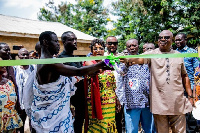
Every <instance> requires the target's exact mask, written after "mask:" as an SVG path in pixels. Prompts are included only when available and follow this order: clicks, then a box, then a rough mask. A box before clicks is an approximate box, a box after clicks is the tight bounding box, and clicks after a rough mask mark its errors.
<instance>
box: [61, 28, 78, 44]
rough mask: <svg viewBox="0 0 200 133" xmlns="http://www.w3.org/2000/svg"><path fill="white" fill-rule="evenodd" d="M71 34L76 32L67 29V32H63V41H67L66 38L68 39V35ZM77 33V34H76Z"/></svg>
mask: <svg viewBox="0 0 200 133" xmlns="http://www.w3.org/2000/svg"><path fill="white" fill-rule="evenodd" d="M70 34H74V33H73V32H72V31H66V32H64V33H63V34H62V36H61V40H62V42H65V41H66V39H67V37H68V35H70ZM74 35H75V34H74Z"/></svg>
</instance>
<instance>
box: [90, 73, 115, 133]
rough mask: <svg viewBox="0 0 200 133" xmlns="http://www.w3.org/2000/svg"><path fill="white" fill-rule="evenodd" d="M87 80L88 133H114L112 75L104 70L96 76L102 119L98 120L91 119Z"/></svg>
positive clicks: (113, 79) (113, 83) (113, 80)
mask: <svg viewBox="0 0 200 133" xmlns="http://www.w3.org/2000/svg"><path fill="white" fill-rule="evenodd" d="M87 78H88V80H87V81H88V82H89V83H88V85H89V86H88V89H89V90H88V97H87V104H88V114H89V126H88V133H98V132H99V133H116V132H117V129H116V122H115V105H116V104H115V98H116V95H115V89H116V83H115V77H114V73H113V72H112V71H110V70H106V71H104V72H103V73H101V74H99V75H98V79H99V90H100V101H101V109H102V116H103V119H101V120H99V119H97V118H93V117H92V104H91V80H90V77H87Z"/></svg>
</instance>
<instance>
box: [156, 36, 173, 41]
mask: <svg viewBox="0 0 200 133" xmlns="http://www.w3.org/2000/svg"><path fill="white" fill-rule="evenodd" d="M169 38H170V36H159V37H158V39H159V40H161V39H165V40H168V39H169Z"/></svg>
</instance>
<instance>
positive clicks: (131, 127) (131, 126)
mask: <svg viewBox="0 0 200 133" xmlns="http://www.w3.org/2000/svg"><path fill="white" fill-rule="evenodd" d="M124 116H125V128H126V133H138V124H139V121H141V124H142V128H143V129H144V131H145V133H154V132H155V125H154V119H153V115H152V113H151V112H150V108H136V109H125V107H124Z"/></svg>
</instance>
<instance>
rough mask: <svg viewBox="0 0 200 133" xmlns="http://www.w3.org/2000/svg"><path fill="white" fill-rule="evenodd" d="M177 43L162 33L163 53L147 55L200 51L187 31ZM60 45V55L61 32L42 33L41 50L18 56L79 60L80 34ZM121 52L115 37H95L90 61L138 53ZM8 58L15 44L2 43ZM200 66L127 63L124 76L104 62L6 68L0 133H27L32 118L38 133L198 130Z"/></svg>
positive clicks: (1, 74)
mask: <svg viewBox="0 0 200 133" xmlns="http://www.w3.org/2000/svg"><path fill="white" fill-rule="evenodd" d="M174 38H175V44H176V46H177V49H176V50H173V49H172V42H173V34H172V32H170V31H169V30H163V31H162V32H161V33H160V34H159V37H158V48H155V45H154V44H153V43H145V44H144V45H143V53H142V54H144V55H148V54H168V53H169V54H173V53H197V51H196V50H194V49H192V48H189V47H188V46H187V45H186V44H187V36H186V35H185V34H184V33H178V34H177V35H176V36H175V37H174ZM61 40H62V43H63V46H64V50H63V51H62V52H61V53H60V54H59V51H60V44H59V41H58V37H57V35H56V33H54V32H52V31H45V32H42V33H41V34H40V36H39V41H38V42H37V44H36V46H35V51H28V50H27V49H26V48H21V49H20V50H19V51H18V58H19V59H20V60H23V59H46V58H66V57H76V56H75V55H74V50H77V37H76V35H75V34H74V33H73V32H71V31H67V32H64V33H63V34H62V36H61ZM117 47H118V40H117V38H116V37H115V36H109V37H108V38H107V39H106V42H104V41H103V40H101V39H94V40H93V41H92V42H91V45H90V49H91V52H90V53H88V55H87V56H107V55H110V54H111V53H113V55H115V56H118V55H139V52H138V50H139V42H138V40H137V39H129V40H128V41H127V42H126V49H125V50H124V51H123V52H122V53H119V52H117ZM105 49H107V51H105ZM10 59H11V54H10V48H9V45H8V44H6V43H4V42H2V43H0V60H10ZM199 64H200V63H199V60H198V58H196V57H185V58H167V57H166V58H123V59H120V63H118V64H117V65H118V69H120V72H118V71H117V70H115V69H114V68H113V67H111V66H108V65H107V63H105V61H104V60H91V61H84V62H66V63H56V64H38V65H34V64H31V65H23V66H6V67H1V66H0V94H1V95H0V132H2V133H24V124H25V120H27V119H28V120H29V126H30V131H31V132H32V133H35V132H36V133H56V132H57V133H73V132H75V133H83V132H85V133H86V132H88V133H98V132H99V133H123V132H126V133H138V131H139V130H140V128H141V129H142V132H143V131H144V132H145V133H156V132H157V133H169V132H172V133H186V132H187V133H196V132H199V130H200V118H194V117H193V115H192V110H193V108H195V109H196V108H197V107H196V106H195V105H196V103H199V102H200V65H199ZM198 109H199V108H198ZM199 113H200V110H199ZM27 116H28V117H27Z"/></svg>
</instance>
